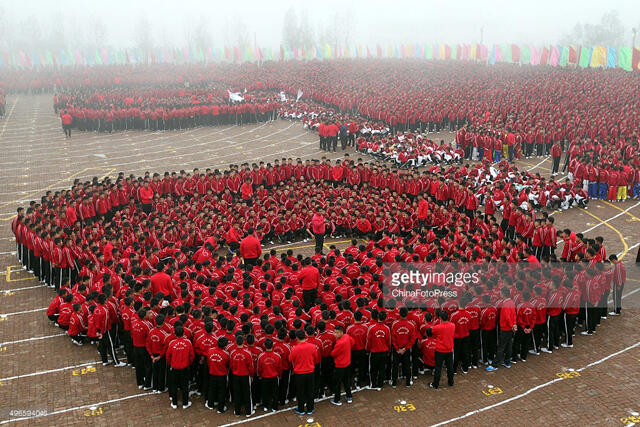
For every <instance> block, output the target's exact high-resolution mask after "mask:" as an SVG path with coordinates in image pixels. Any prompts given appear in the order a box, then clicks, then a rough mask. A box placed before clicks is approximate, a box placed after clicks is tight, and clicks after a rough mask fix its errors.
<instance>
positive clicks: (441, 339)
mask: <svg viewBox="0 0 640 427" xmlns="http://www.w3.org/2000/svg"><path fill="white" fill-rule="evenodd" d="M438 315H439V316H440V323H439V324H437V325H435V326H433V327H431V328H427V336H428V337H434V338H435V339H436V352H435V363H436V368H435V370H434V371H433V382H431V383H430V384H429V387H431V388H435V389H437V388H438V387H439V386H440V375H441V374H442V365H443V364H445V365H446V367H447V380H448V384H449V387H453V373H454V371H453V336H454V335H455V331H456V325H454V324H453V323H451V322H449V321H448V320H449V312H448V311H447V310H440V311H439V312H438Z"/></svg>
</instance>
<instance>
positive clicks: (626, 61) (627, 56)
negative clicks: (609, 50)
mask: <svg viewBox="0 0 640 427" xmlns="http://www.w3.org/2000/svg"><path fill="white" fill-rule="evenodd" d="M632 57H633V50H631V48H630V47H628V46H625V47H621V48H619V49H618V67H620V68H622V69H623V70H625V71H632V65H631V64H632V61H631V58H632Z"/></svg>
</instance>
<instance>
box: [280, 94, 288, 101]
mask: <svg viewBox="0 0 640 427" xmlns="http://www.w3.org/2000/svg"><path fill="white" fill-rule="evenodd" d="M280 102H287V95H285V93H284V92H280Z"/></svg>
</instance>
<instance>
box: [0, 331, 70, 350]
mask: <svg viewBox="0 0 640 427" xmlns="http://www.w3.org/2000/svg"><path fill="white" fill-rule="evenodd" d="M64 335H67V334H66V333H64V332H63V333H61V334H53V335H45V336H43V337H33V338H25V339H22V340H15V341H6V342H3V343H0V347H2V346H5V345H11V344H20V343H22V342H30V341H39V340H46V339H49V338H55V337H61V336H64Z"/></svg>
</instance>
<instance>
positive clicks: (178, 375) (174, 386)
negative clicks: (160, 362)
mask: <svg viewBox="0 0 640 427" xmlns="http://www.w3.org/2000/svg"><path fill="white" fill-rule="evenodd" d="M174 335H175V336H176V339H174V340H173V341H171V343H170V344H169V347H168V348H167V365H168V366H169V395H170V396H171V407H172V408H173V409H178V387H180V390H181V391H182V408H183V409H187V408H188V407H189V406H191V402H190V401H189V365H191V362H193V359H194V358H195V352H194V351H193V346H192V345H191V341H189V340H188V339H187V338H185V337H184V328H183V327H182V326H176V327H175V329H174Z"/></svg>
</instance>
